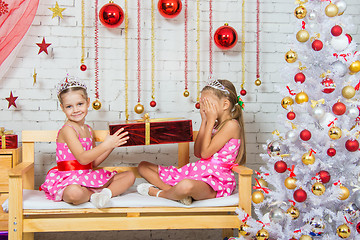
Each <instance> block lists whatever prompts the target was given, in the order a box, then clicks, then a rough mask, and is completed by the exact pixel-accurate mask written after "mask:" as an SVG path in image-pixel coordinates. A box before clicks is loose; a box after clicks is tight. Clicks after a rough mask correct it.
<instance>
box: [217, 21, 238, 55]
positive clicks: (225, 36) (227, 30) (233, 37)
mask: <svg viewBox="0 0 360 240" xmlns="http://www.w3.org/2000/svg"><path fill="white" fill-rule="evenodd" d="M237 40H238V35H237V32H236V31H235V29H234V28H232V27H230V26H228V24H227V23H225V25H224V26H221V27H219V28H218V29H217V30H216V31H215V34H214V41H215V45H216V46H218V47H219V48H220V49H223V50H228V49H230V48H232V47H234V46H235V45H236V43H237Z"/></svg>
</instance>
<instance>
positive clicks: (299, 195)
mask: <svg viewBox="0 0 360 240" xmlns="http://www.w3.org/2000/svg"><path fill="white" fill-rule="evenodd" d="M293 197H294V199H295V201H297V202H304V201H305V200H306V199H307V194H306V192H305V191H304V190H303V189H301V188H300V189H298V190H296V191H295V192H294V195H293Z"/></svg>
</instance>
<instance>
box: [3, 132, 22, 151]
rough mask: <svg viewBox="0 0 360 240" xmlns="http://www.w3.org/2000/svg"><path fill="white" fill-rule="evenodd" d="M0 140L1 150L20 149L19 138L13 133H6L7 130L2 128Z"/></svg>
mask: <svg viewBox="0 0 360 240" xmlns="http://www.w3.org/2000/svg"><path fill="white" fill-rule="evenodd" d="M0 138H1V140H0V149H5V148H6V149H10V148H17V147H18V137H17V135H15V134H14V132H13V131H5V128H3V127H2V128H0Z"/></svg>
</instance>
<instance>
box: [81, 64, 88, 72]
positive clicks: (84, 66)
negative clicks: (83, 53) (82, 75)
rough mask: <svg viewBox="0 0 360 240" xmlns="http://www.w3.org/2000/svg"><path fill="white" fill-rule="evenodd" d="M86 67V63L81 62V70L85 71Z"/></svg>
mask: <svg viewBox="0 0 360 240" xmlns="http://www.w3.org/2000/svg"><path fill="white" fill-rule="evenodd" d="M86 69H87V67H86V65H85V64H81V66H80V70H81V71H83V72H84V71H86Z"/></svg>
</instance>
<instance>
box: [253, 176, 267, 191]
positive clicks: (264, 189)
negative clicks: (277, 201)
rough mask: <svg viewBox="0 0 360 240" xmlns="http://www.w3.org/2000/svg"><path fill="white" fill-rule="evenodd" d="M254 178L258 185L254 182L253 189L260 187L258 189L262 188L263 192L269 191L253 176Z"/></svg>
mask: <svg viewBox="0 0 360 240" xmlns="http://www.w3.org/2000/svg"><path fill="white" fill-rule="evenodd" d="M255 180H256V183H257V185H258V186H256V184H255V186H253V189H256V190H258V189H260V190H263V191H264V192H265V193H269V192H270V190H269V189H268V188H265V187H262V186H261V185H260V183H259V180H257V178H255Z"/></svg>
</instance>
